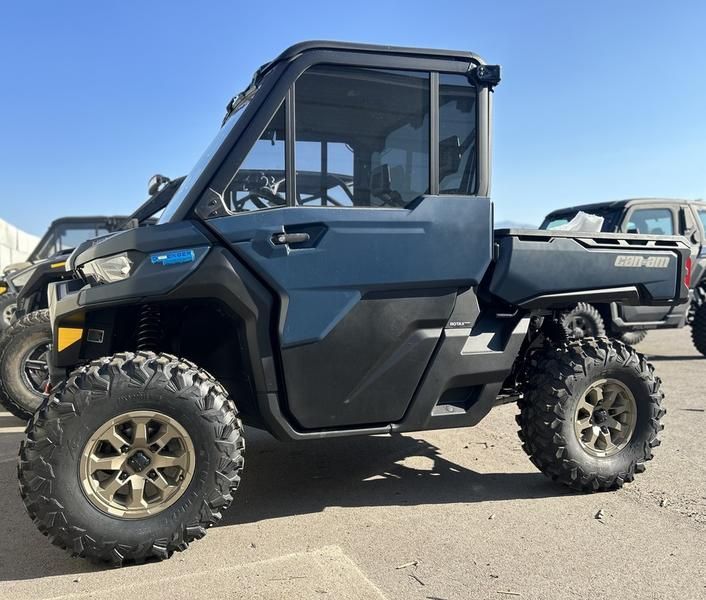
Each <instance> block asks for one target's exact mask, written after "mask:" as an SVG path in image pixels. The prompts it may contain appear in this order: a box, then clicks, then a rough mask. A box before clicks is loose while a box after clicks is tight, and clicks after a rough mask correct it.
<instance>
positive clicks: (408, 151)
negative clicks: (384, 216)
mask: <svg viewBox="0 0 706 600" xmlns="http://www.w3.org/2000/svg"><path fill="white" fill-rule="evenodd" d="M429 107H430V99H429V75H428V73H421V72H416V71H387V70H382V69H364V68H354V67H339V66H329V65H326V66H316V67H313V68H311V69H309V70H308V71H307V72H306V73H304V74H303V75H302V76H301V77H300V78H299V80H298V81H297V82H296V86H295V112H296V119H295V123H296V127H295V130H296V136H295V137H296V147H295V156H296V172H297V186H296V189H297V198H296V200H297V203H299V204H302V205H304V206H366V207H392V208H401V207H404V206H406V205H407V204H409V203H410V202H412V201H413V200H414V199H415V198H417V197H419V196H421V195H422V194H425V193H428V190H429Z"/></svg>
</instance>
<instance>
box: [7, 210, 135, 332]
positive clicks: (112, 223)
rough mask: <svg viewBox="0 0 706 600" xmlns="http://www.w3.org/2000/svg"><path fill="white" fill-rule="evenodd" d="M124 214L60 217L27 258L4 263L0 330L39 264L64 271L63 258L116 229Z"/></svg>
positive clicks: (9, 319) (12, 317) (11, 316)
mask: <svg viewBox="0 0 706 600" xmlns="http://www.w3.org/2000/svg"><path fill="white" fill-rule="evenodd" d="M125 219H126V217H119V216H114V217H63V218H61V219H56V220H55V221H53V222H52V223H51V225H49V228H48V229H47V231H46V233H45V234H44V235H43V236H42V237H41V239H40V240H39V242H37V245H36V246H35V248H34V250H32V252H31V253H30V255H29V256H28V257H27V260H26V261H23V262H19V263H13V264H10V265H8V266H6V267H5V268H4V269H3V272H2V278H0V290H3V293H2V294H1V295H0V332H2V331H4V330H5V329H7V328H8V327H10V325H12V323H14V322H15V320H16V319H17V314H16V308H17V306H16V304H17V297H18V295H19V293H20V290H21V289H22V288H23V287H24V285H25V284H26V283H27V282H28V281H29V280H30V278H31V277H32V275H33V274H34V272H35V271H36V269H37V268H38V266H39V265H43V266H44V269H49V270H54V271H55V272H62V271H65V269H64V266H65V258H66V257H67V256H68V255H69V253H70V252H71V250H73V248H74V247H75V246H76V245H78V244H79V243H80V242H83V241H84V240H88V239H91V238H94V237H97V236H100V235H105V234H107V233H109V232H110V231H115V230H116V229H117V228H118V226H119V224H121V223H123V222H124V221H125Z"/></svg>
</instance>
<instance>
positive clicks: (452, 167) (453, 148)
mask: <svg viewBox="0 0 706 600" xmlns="http://www.w3.org/2000/svg"><path fill="white" fill-rule="evenodd" d="M476 99H477V94H476V88H475V86H473V85H472V84H471V82H470V81H469V80H468V77H466V76H465V75H451V74H446V73H442V74H441V75H439V193H441V194H466V195H469V194H473V193H474V192H475V189H476V165H477V148H476Z"/></svg>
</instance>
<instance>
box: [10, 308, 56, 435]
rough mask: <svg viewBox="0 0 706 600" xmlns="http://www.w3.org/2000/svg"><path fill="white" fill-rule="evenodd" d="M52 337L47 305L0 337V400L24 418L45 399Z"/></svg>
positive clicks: (22, 319) (27, 316)
mask: <svg viewBox="0 0 706 600" xmlns="http://www.w3.org/2000/svg"><path fill="white" fill-rule="evenodd" d="M51 341H52V335H51V324H50V323H49V311H48V310H47V309H45V310H38V311H35V312H32V313H29V314H28V315H25V316H24V317H22V318H21V319H20V320H19V321H17V322H16V323H15V324H14V325H12V326H11V327H10V328H8V329H7V330H6V331H5V332H4V333H3V334H2V337H1V338H0V404H2V405H3V406H4V407H5V408H6V409H7V410H8V411H10V412H11V413H12V414H13V415H15V416H16V417H18V418H20V419H24V420H25V421H27V420H28V419H30V418H31V417H32V415H33V414H34V411H35V410H37V409H38V408H39V406H40V405H41V404H42V402H43V400H44V387H45V385H46V383H47V382H48V377H49V368H48V365H47V353H48V351H49V345H50V344H51Z"/></svg>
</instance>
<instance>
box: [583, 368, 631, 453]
mask: <svg viewBox="0 0 706 600" xmlns="http://www.w3.org/2000/svg"><path fill="white" fill-rule="evenodd" d="M636 423H637V402H636V401H635V396H634V395H633V393H632V392H631V391H630V390H629V389H628V387H627V386H626V385H625V384H623V383H622V382H620V381H618V380H617V379H600V380H598V381H596V382H595V383H593V384H591V385H590V386H589V388H588V389H587V390H586V391H585V392H584V393H583V395H582V396H581V398H580V400H579V403H578V405H577V406H576V412H575V415H574V432H575V433H576V437H577V438H578V441H579V444H581V446H582V447H583V448H584V450H586V451H587V452H588V453H589V454H592V455H593V456H600V457H606V456H613V455H614V454H617V453H618V452H620V451H621V450H622V449H623V448H625V446H627V445H628V443H629V442H630V439H631V438H632V434H633V433H634V431H635V424H636Z"/></svg>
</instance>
